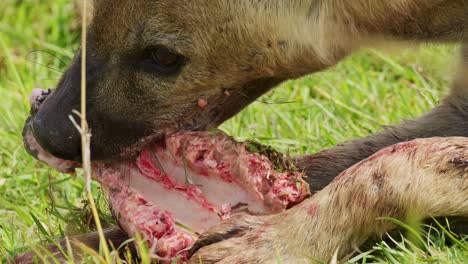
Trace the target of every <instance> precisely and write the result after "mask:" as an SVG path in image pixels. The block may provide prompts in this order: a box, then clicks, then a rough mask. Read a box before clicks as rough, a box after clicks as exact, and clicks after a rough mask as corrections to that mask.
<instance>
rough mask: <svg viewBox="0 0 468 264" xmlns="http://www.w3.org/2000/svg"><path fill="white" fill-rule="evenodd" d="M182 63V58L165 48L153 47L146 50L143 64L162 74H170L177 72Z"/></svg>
mask: <svg viewBox="0 0 468 264" xmlns="http://www.w3.org/2000/svg"><path fill="white" fill-rule="evenodd" d="M183 62H184V57H183V56H182V55H180V54H177V53H175V52H173V51H172V50H170V49H168V48H166V47H154V48H150V49H148V50H147V55H146V59H145V60H144V64H145V65H146V66H150V67H151V68H152V69H154V70H156V71H158V72H160V73H163V74H172V73H175V72H177V71H178V70H179V69H180V67H181V66H182V64H183Z"/></svg>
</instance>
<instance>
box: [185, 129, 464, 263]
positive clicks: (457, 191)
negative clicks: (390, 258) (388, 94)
mask: <svg viewBox="0 0 468 264" xmlns="http://www.w3.org/2000/svg"><path fill="white" fill-rule="evenodd" d="M438 216H464V217H467V216H468V138H462V137H454V138H428V139H417V140H414V141H410V142H405V143H401V144H397V145H394V146H391V147H388V148H385V149H383V150H381V151H379V152H377V153H376V154H374V155H373V156H371V157H370V158H368V159H366V160H364V161H362V162H360V163H358V164H356V165H354V166H353V167H351V168H349V169H347V170H345V171H344V172H343V173H341V174H340V175H339V176H338V177H337V178H335V180H334V181H333V182H332V183H330V184H329V185H328V186H327V187H325V188H324V189H323V190H321V191H319V192H317V193H316V194H315V195H313V196H312V197H311V198H310V199H308V200H306V201H304V202H303V203H301V204H300V205H298V206H296V207H294V208H292V209H290V210H288V211H286V212H284V213H282V214H279V215H275V216H270V217H262V218H252V217H246V218H234V219H229V220H227V221H226V222H223V223H222V224H221V225H219V226H216V227H214V228H213V229H212V230H210V231H208V232H207V233H206V234H204V235H202V238H201V239H200V240H199V241H198V244H196V245H195V247H194V249H195V250H197V249H199V248H200V247H201V246H205V247H201V249H199V250H198V252H197V253H196V255H195V257H194V258H193V263H198V262H196V261H197V260H199V259H201V260H203V263H215V262H216V263H217V261H220V263H230V262H236V260H237V263H240V262H242V263H277V261H278V259H281V262H282V263H310V262H311V260H313V259H315V260H322V261H325V262H328V261H329V260H330V259H331V257H332V256H333V255H334V254H335V252H338V255H339V257H341V258H343V257H345V256H347V255H349V254H350V253H352V252H353V251H354V249H356V248H358V247H359V246H360V245H361V244H362V243H363V242H365V241H366V240H367V239H369V237H371V236H373V235H376V236H379V235H382V234H384V233H385V232H387V231H389V230H391V229H394V228H395V227H396V226H395V225H394V224H393V223H392V222H391V221H388V219H386V218H387V217H390V218H394V219H398V220H401V221H405V220H407V219H408V218H409V217H411V218H412V219H414V218H416V219H418V218H419V219H425V218H430V217H438ZM223 239H225V240H224V241H221V242H219V241H220V240H223ZM216 242H219V243H216ZM213 243H214V244H213Z"/></svg>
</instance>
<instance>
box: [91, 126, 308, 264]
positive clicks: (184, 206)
mask: <svg viewBox="0 0 468 264" xmlns="http://www.w3.org/2000/svg"><path fill="white" fill-rule="evenodd" d="M161 145H164V147H162V146H161ZM182 149H183V150H182ZM182 153H183V155H182ZM183 157H185V158H183ZM302 176H303V175H302V174H301V173H298V172H288V173H280V172H277V171H275V170H274V168H273V165H272V164H271V162H270V161H269V160H268V159H267V158H266V157H265V156H262V155H260V154H256V153H249V152H248V151H247V150H246V145H245V144H243V143H237V142H235V141H233V140H232V139H231V138H229V137H227V136H226V135H224V134H221V133H208V132H197V133H195V132H178V133H171V134H167V135H166V140H165V142H164V143H163V144H159V145H153V146H151V147H148V148H146V149H145V150H143V151H142V152H141V154H140V155H139V157H138V158H137V160H136V161H135V162H132V163H126V164H119V165H116V166H114V169H112V168H105V167H99V168H96V169H95V177H96V179H97V180H98V181H99V182H101V184H102V187H103V188H104V189H106V190H107V192H108V193H109V197H110V206H111V208H112V210H113V212H114V215H115V216H116V218H117V220H118V221H119V223H120V225H121V226H122V227H123V228H124V229H125V231H126V232H128V233H129V235H130V236H134V235H136V234H137V233H140V234H142V235H143V236H144V238H145V239H146V240H148V243H149V244H150V245H152V246H154V254H155V255H156V256H157V257H158V258H163V259H171V258H174V257H176V256H179V257H181V258H182V259H185V257H186V251H184V249H188V248H190V246H191V245H192V244H193V243H194V240H195V238H196V236H195V235H194V234H193V233H190V232H189V231H187V230H184V229H181V228H178V227H176V226H174V225H173V224H170V225H169V224H167V222H168V219H170V221H172V222H178V223H181V224H183V225H184V226H187V227H188V228H190V229H191V230H193V232H195V233H201V232H204V231H206V230H207V229H208V228H210V227H212V226H213V225H215V224H217V223H219V222H220V221H221V220H223V219H226V218H229V217H230V216H231V215H234V214H239V213H250V214H273V213H278V212H281V211H284V210H286V208H288V207H290V206H292V205H294V204H297V203H299V202H300V201H302V200H304V199H305V198H306V197H307V196H309V195H310V192H309V189H308V186H307V184H306V183H305V182H304V181H303V179H302ZM240 209H242V210H240ZM239 210H240V211H239ZM161 217H162V218H163V219H164V221H162V220H161V219H162V218H161ZM151 219H152V220H153V221H150V220H151ZM163 222H164V223H163ZM143 223H151V224H150V227H148V225H146V224H143ZM155 230H157V232H156V231H155ZM161 230H163V231H161ZM161 234H164V235H161Z"/></svg>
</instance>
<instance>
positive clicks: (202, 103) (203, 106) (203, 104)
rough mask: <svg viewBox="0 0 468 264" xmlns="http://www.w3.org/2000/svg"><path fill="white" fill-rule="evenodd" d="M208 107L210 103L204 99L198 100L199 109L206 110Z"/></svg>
mask: <svg viewBox="0 0 468 264" xmlns="http://www.w3.org/2000/svg"><path fill="white" fill-rule="evenodd" d="M207 105H208V102H207V101H206V100H204V99H199V100H198V107H200V108H205V107H206V106H207Z"/></svg>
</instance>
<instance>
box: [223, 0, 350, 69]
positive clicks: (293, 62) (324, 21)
mask: <svg viewBox="0 0 468 264" xmlns="http://www.w3.org/2000/svg"><path fill="white" fill-rule="evenodd" d="M228 5H230V9H231V10H234V11H235V12H236V15H234V16H235V17H237V18H238V19H239V21H238V23H237V24H238V25H239V26H240V29H239V30H240V31H245V34H244V35H253V36H254V37H255V39H254V40H253V41H252V43H253V42H255V43H269V44H268V46H269V47H270V49H269V51H268V52H267V54H268V56H266V59H268V60H267V62H266V63H265V64H266V65H269V66H271V65H274V66H275V68H274V72H275V74H278V73H279V74H282V73H284V74H285V75H287V77H288V78H294V77H298V76H301V75H304V74H309V73H313V72H317V71H321V70H323V69H325V68H327V67H329V66H332V65H335V64H336V63H337V62H338V61H340V60H341V59H342V58H344V57H345V56H347V55H348V54H350V53H351V52H352V51H354V50H355V49H356V48H357V47H358V45H357V44H358V41H357V40H358V37H357V36H358V34H355V32H352V31H351V30H350V25H349V24H346V23H343V21H342V20H341V19H338V18H337V14H336V11H335V10H333V9H332V8H330V4H329V3H328V2H327V1H326V2H323V1H320V0H295V1H284V0H268V1H266V0H264V1H255V2H253V1H242V2H241V3H239V2H236V4H232V5H231V4H228ZM238 14H242V15H240V16H239V15H238Z"/></svg>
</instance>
